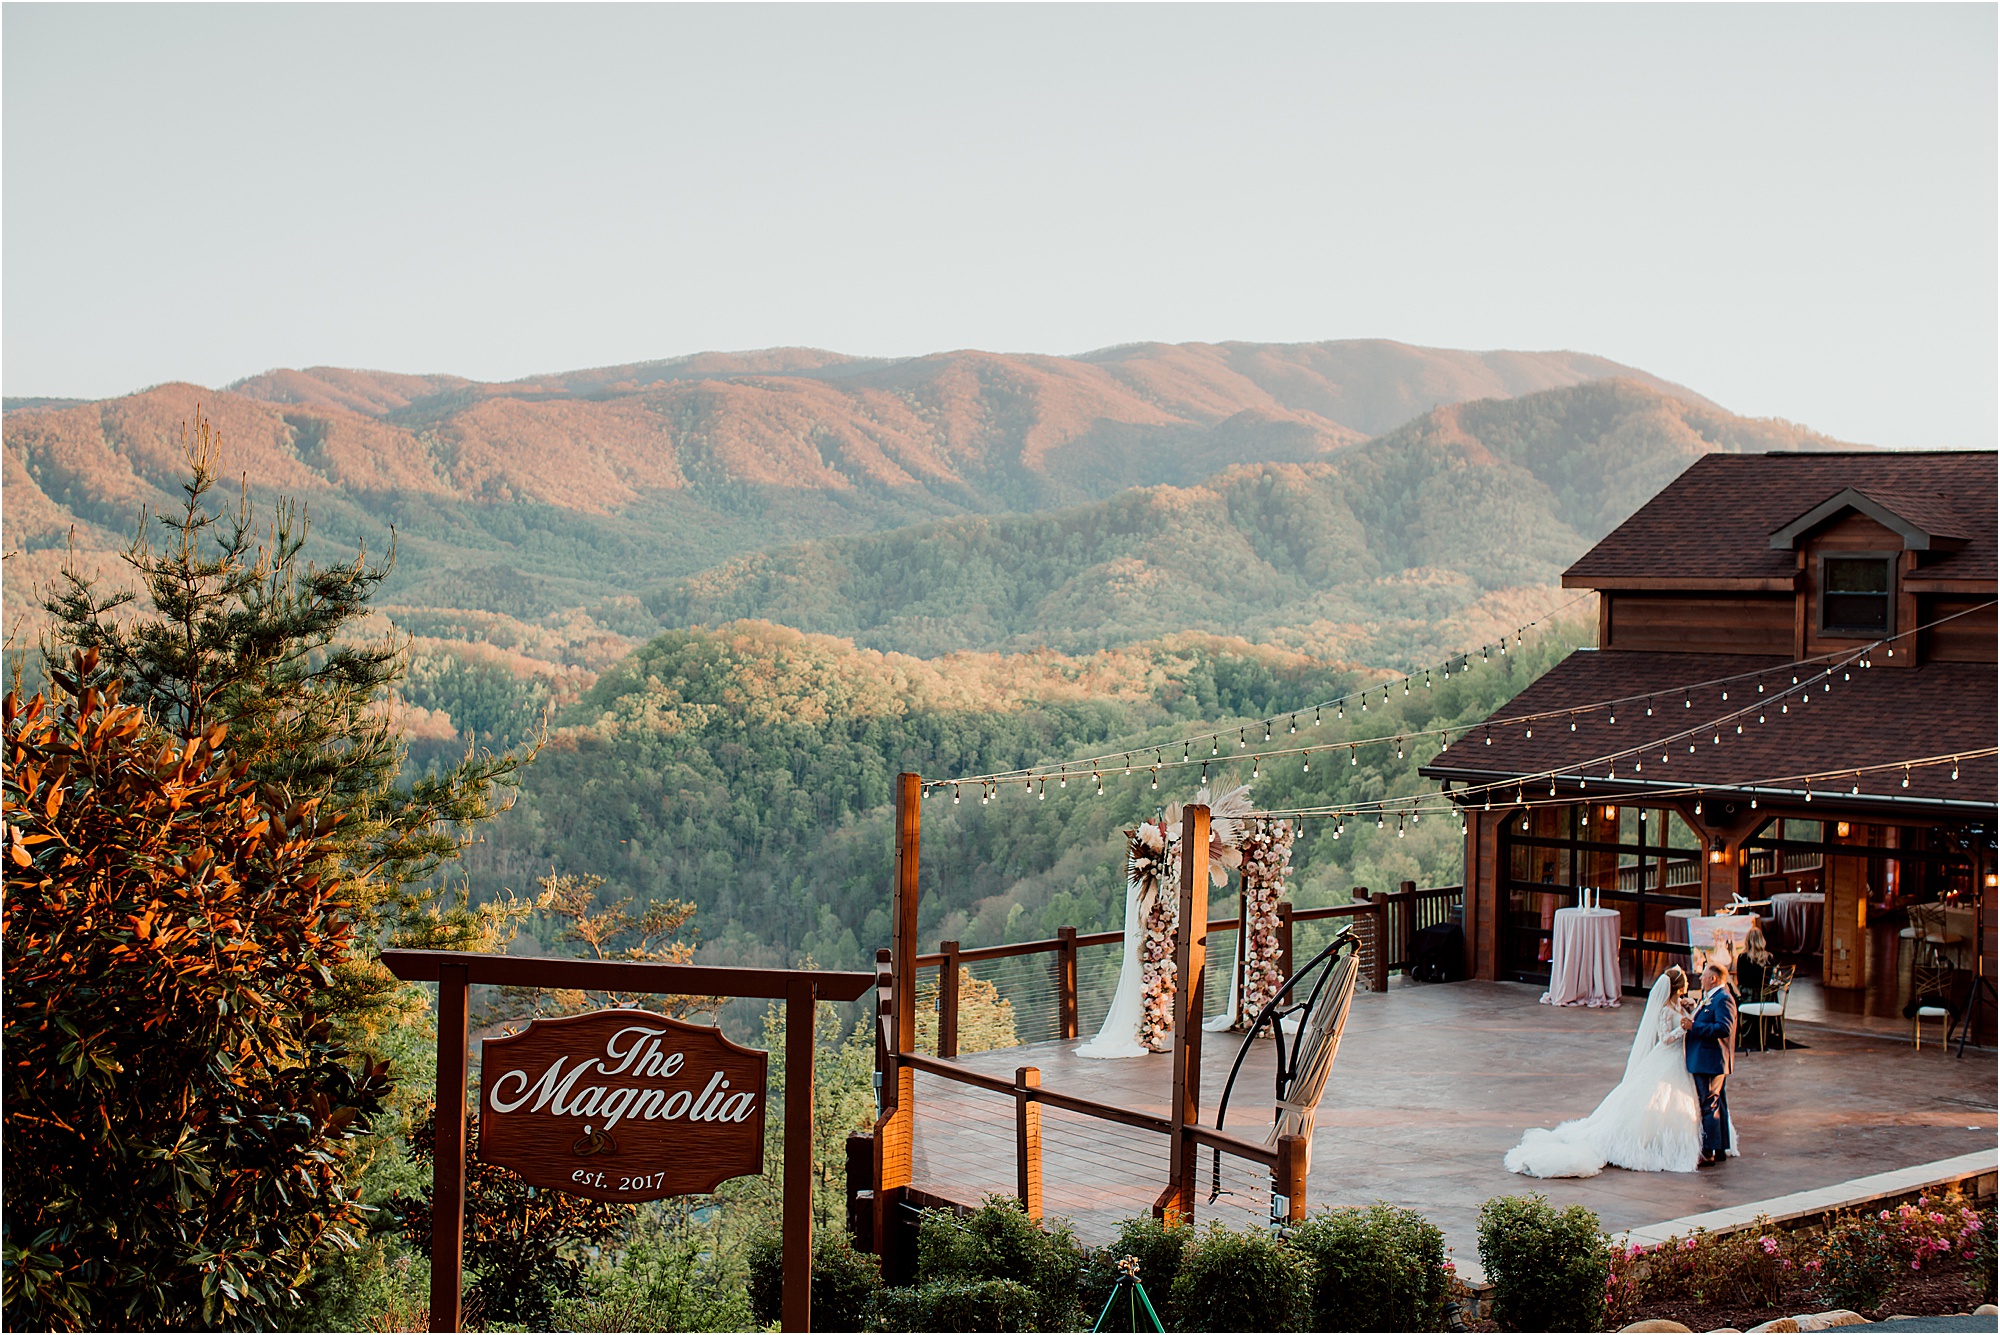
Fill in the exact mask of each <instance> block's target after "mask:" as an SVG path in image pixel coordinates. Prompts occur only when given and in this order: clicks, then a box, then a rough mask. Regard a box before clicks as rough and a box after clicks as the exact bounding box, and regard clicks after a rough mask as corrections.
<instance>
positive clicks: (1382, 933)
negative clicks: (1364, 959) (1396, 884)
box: [1368, 890, 1389, 992]
mask: <svg viewBox="0 0 2000 1335" xmlns="http://www.w3.org/2000/svg"><path fill="white" fill-rule="evenodd" d="M1368 904H1369V908H1370V909H1371V910H1372V911H1371V912H1370V913H1369V915H1368V917H1369V919H1370V920H1371V922H1372V924H1373V930H1372V933H1371V935H1372V936H1373V937H1374V941H1375V958H1374V959H1373V960H1371V961H1370V964H1371V966H1372V967H1371V968H1370V969H1369V974H1370V975H1371V976H1370V978H1369V982H1368V986H1369V988H1370V989H1371V990H1373V991H1376V992H1387V991H1388V990H1389V896H1387V895H1385V894H1383V893H1382V892H1381V891H1380V890H1377V891H1376V892H1375V893H1374V894H1372V895H1370V896H1369V897H1368Z"/></svg>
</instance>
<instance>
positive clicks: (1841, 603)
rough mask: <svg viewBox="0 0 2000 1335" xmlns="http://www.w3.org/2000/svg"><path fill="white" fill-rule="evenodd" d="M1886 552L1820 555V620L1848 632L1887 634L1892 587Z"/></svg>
mask: <svg viewBox="0 0 2000 1335" xmlns="http://www.w3.org/2000/svg"><path fill="white" fill-rule="evenodd" d="M1893 560H1894V558H1893V557H1891V556H1888V555H1877V554H1866V555H1861V554H1857V555H1853V556H1823V557H1821V558H1820V579H1819V624H1820V629H1821V630H1823V631H1831V632H1835V633H1838V634H1847V635H1887V634H1889V632H1890V631H1891V630H1892V629H1893V628H1894V627H1893V623H1892V619H1891V615H1890V609H1891V607H1892V606H1893V604H1892V602H1891V594H1892V590H1893V588H1894V584H1893V582H1892V580H1893V576H1892V575H1891V572H1890V564H1891V562H1892V561H1893Z"/></svg>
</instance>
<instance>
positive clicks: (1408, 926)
mask: <svg viewBox="0 0 2000 1335" xmlns="http://www.w3.org/2000/svg"><path fill="white" fill-rule="evenodd" d="M1394 918H1395V921H1394V923H1393V924H1392V925H1393V926H1394V927H1395V929H1396V953H1395V955H1394V956H1393V959H1394V961H1395V963H1396V966H1397V967H1398V968H1400V969H1401V970H1402V971H1403V972H1405V973H1408V972H1409V970H1410V951H1411V948H1412V947H1413V945H1414V944H1415V941H1416V923H1417V883H1416V882H1415V881H1404V882H1403V883H1401V884H1400V885H1398V886H1397V887H1396V904H1395V913H1394Z"/></svg>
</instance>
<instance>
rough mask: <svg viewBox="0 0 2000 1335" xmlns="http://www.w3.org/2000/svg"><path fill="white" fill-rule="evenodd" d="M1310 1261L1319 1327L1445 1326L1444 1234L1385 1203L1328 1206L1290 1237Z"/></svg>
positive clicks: (1315, 1320) (1448, 1301)
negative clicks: (1366, 1206)
mask: <svg viewBox="0 0 2000 1335" xmlns="http://www.w3.org/2000/svg"><path fill="white" fill-rule="evenodd" d="M1291 1245H1292V1247H1293V1248H1294V1249H1296V1250H1298V1251H1299V1252H1302V1253H1304V1254H1305V1255H1306V1256H1307V1257H1309V1258H1310V1259H1311V1261H1312V1264H1313V1327H1312V1328H1313V1329H1314V1330H1354V1331H1375V1330H1422V1331H1429V1330H1443V1329H1445V1326H1446V1321H1447V1319H1448V1317H1449V1314H1450V1311H1451V1299H1450V1292H1451V1272H1450V1271H1449V1270H1447V1269H1446V1268H1445V1266H1446V1262H1445V1251H1444V1233H1443V1232H1442V1231H1441V1230H1439V1229H1438V1228H1437V1227H1436V1226H1435V1225H1433V1224H1431V1223H1430V1222H1429V1221H1428V1220H1426V1219H1425V1218H1424V1217H1423V1216H1422V1215H1420V1214H1418V1213H1417V1212H1416V1211H1414V1210H1399V1209H1396V1208H1395V1207H1394V1206H1392V1205H1390V1204H1388V1203H1387V1202H1385V1201H1378V1202H1376V1203H1375V1204H1374V1205H1371V1206H1369V1207H1368V1208H1367V1209H1365V1210H1364V1209H1345V1210H1323V1211H1321V1212H1320V1213H1318V1214H1316V1215H1314V1216H1313V1217H1312V1218H1310V1219H1308V1220H1307V1221H1306V1222H1305V1223H1304V1224H1302V1225H1300V1226H1299V1227H1298V1228H1297V1229H1296V1230H1295V1231H1294V1232H1293V1233H1292V1237H1291Z"/></svg>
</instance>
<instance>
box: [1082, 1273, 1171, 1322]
mask: <svg viewBox="0 0 2000 1335" xmlns="http://www.w3.org/2000/svg"><path fill="white" fill-rule="evenodd" d="M1121 1293H1122V1294H1124V1295H1125V1315H1126V1318H1127V1322H1126V1324H1124V1325H1122V1326H1117V1327H1111V1326H1106V1325H1105V1324H1104V1323H1105V1322H1107V1321H1109V1320H1110V1319H1111V1309H1112V1308H1114V1307H1116V1306H1117V1305H1118V1295H1119V1294H1121ZM1141 1308H1144V1309H1145V1312H1146V1317H1145V1319H1146V1321H1147V1322H1148V1323H1149V1324H1147V1325H1143V1326H1142V1325H1140V1324H1139V1311H1140V1309H1141ZM1112 1329H1116V1330H1131V1331H1140V1330H1150V1331H1156V1332H1159V1335H1165V1332H1166V1329H1167V1328H1166V1326H1164V1325H1162V1324H1161V1322H1160V1314H1159V1313H1158V1312H1155V1311H1154V1310H1153V1300H1152V1299H1151V1298H1148V1297H1147V1296H1146V1286H1145V1285H1144V1284H1141V1283H1140V1282H1139V1258H1138V1257H1136V1256H1128V1257H1126V1258H1125V1259H1124V1260H1122V1261H1120V1262H1119V1263H1118V1282H1117V1283H1116V1284H1114V1285H1112V1286H1111V1296H1110V1297H1109V1298H1106V1299H1105V1300H1104V1310H1103V1311H1102V1312H1100V1313H1098V1316H1097V1324H1096V1325H1094V1326H1092V1327H1091V1328H1090V1330H1091V1335H1097V1333H1098V1332H1099V1331H1104V1330H1112Z"/></svg>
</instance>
